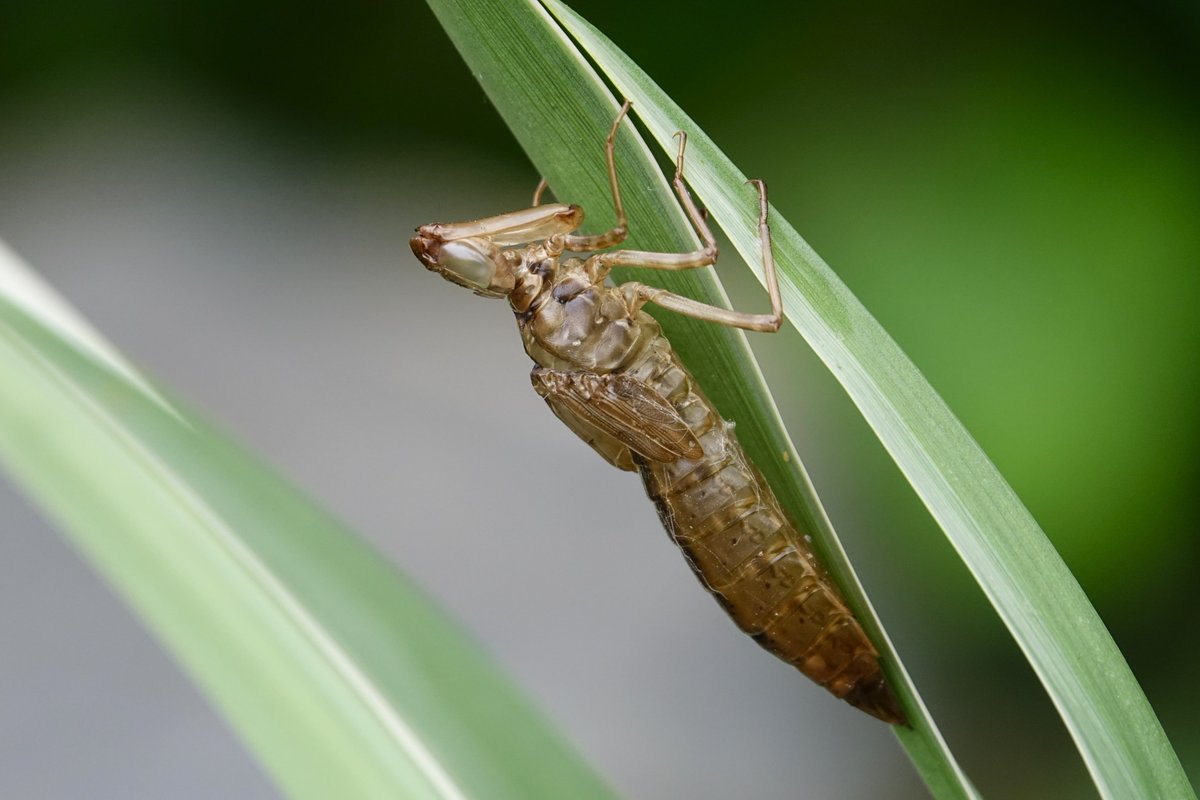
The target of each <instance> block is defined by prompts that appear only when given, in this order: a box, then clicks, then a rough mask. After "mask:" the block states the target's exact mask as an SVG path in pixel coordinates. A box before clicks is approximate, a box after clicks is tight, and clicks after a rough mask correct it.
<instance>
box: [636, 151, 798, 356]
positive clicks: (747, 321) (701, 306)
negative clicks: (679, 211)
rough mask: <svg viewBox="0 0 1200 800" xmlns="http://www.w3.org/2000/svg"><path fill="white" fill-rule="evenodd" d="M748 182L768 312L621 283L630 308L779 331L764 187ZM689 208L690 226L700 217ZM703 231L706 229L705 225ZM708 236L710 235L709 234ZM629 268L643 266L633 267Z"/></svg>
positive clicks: (779, 307) (780, 305) (780, 321)
mask: <svg viewBox="0 0 1200 800" xmlns="http://www.w3.org/2000/svg"><path fill="white" fill-rule="evenodd" d="M681 151H682V148H681ZM681 171H682V170H681ZM748 183H753V184H754V185H755V186H757V187H758V207H759V212H758V240H759V246H760V247H761V249H762V260H763V274H764V276H765V277H766V281H767V294H768V295H769V296H770V298H771V313H770V314H748V313H746V312H743V311H731V310H729V309H727V308H721V307H719V306H711V305H708V304H707V303H701V302H700V301H698V300H693V299H692V298H690V297H684V296H683V295H678V294H675V293H674V292H668V291H667V290H665V289H656V288H655V287H653V286H647V285H645V284H644V283H637V282H630V283H623V284H621V290H622V291H623V292H624V293H625V297H626V299H627V300H628V301H629V303H630V305H631V307H632V308H634V309H638V308H641V306H642V305H643V304H645V303H648V302H652V303H657V304H658V305H660V306H662V307H663V308H669V309H670V310H672V311H674V312H676V313H679V314H683V315H684V316H688V317H693V318H695V319H702V320H707V321H709V322H716V323H719V324H721V325H729V326H731V327H734V328H745V329H746V330H751V331H764V332H768V333H773V332H775V331H777V330H779V326H780V325H782V324H783V300H782V298H781V296H780V294H779V276H778V275H777V274H776V271H775V256H774V255H773V254H772V252H771V229H770V227H768V225H767V187H766V185H765V184H764V183H763V182H762V181H760V180H751V181H748ZM688 199H689V201H690V199H691V198H690V197H689V198H688ZM689 205H691V207H690V209H689V211H688V216H690V217H692V221H693V224H696V221H697V219H699V218H700V215H699V213H698V212H695V205H694V204H690V203H685V205H684V207H685V208H688V207H689ZM697 227H698V228H699V227H700V226H699V225H698V224H697ZM705 229H706V230H707V226H706V228H705ZM709 235H710V236H711V234H709ZM625 252H632V251H625ZM652 255H653V254H652ZM663 255H667V254H663ZM683 255H694V254H683ZM632 266H646V265H644V264H637V265H632ZM658 268H659V269H680V267H662V266H659V267H658Z"/></svg>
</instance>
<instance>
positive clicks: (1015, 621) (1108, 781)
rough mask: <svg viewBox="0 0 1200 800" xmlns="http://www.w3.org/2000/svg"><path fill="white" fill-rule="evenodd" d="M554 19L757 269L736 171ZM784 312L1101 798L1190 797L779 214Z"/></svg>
mask: <svg viewBox="0 0 1200 800" xmlns="http://www.w3.org/2000/svg"><path fill="white" fill-rule="evenodd" d="M544 2H545V5H546V6H547V7H548V8H550V9H551V10H552V11H553V13H554V14H555V16H556V17H557V18H558V20H559V21H560V22H561V23H562V24H563V26H564V27H565V28H566V29H567V30H568V31H569V32H570V34H571V35H572V36H573V37H574V38H575V39H576V40H577V41H578V42H579V43H580V44H581V46H582V47H583V48H584V49H585V50H586V51H587V53H588V54H589V55H590V56H591V57H592V58H593V59H594V60H595V62H596V63H597V64H598V65H599V66H600V68H601V69H602V70H603V71H604V73H605V75H607V77H608V78H609V79H610V80H611V81H612V83H613V84H614V85H615V86H616V87H617V90H618V91H619V92H621V93H622V94H624V95H625V96H626V97H629V98H630V99H632V100H633V102H634V108H635V109H636V110H637V113H638V116H639V118H640V119H641V120H642V121H643V122H644V123H645V124H646V126H647V128H648V129H649V131H650V133H651V135H652V136H653V138H654V139H655V141H657V142H658V144H659V146H660V147H662V148H663V149H664V150H666V151H667V152H668V153H670V152H673V149H674V144H673V139H672V136H673V134H674V133H675V131H677V130H685V131H687V132H688V134H689V136H690V137H691V138H690V139H689V156H690V158H689V166H688V178H689V182H690V183H691V184H692V186H693V187H694V188H695V191H696V194H697V195H698V196H699V197H700V200H701V201H702V202H703V204H704V205H705V206H707V207H708V208H709V210H710V211H712V212H713V214H714V216H715V218H716V220H717V221H718V222H719V223H720V224H721V226H722V228H723V229H724V230H725V232H726V233H727V234H728V236H729V238H730V240H731V241H732V242H733V245H734V247H736V248H737V250H738V252H739V253H741V255H742V257H743V258H744V259H745V260H746V263H747V264H750V265H754V266H752V268H753V269H755V272H756V274H758V275H759V278H760V280H761V274H760V271H759V270H758V269H757V264H758V260H757V253H758V243H757V239H756V237H755V233H754V221H755V219H756V208H755V206H754V203H753V201H752V198H751V197H748V196H747V193H746V190H745V187H744V181H745V176H744V175H743V174H742V173H741V172H740V171H739V170H738V169H737V168H736V167H735V166H734V165H733V164H732V162H730V161H729V159H728V158H727V157H725V155H724V154H722V153H721V151H720V150H718V149H717V147H716V145H715V144H713V142H712V140H711V139H709V137H708V136H706V135H704V133H703V131H701V130H700V129H699V128H698V127H697V126H696V124H695V123H694V122H692V120H691V119H689V118H688V116H687V115H686V114H684V113H683V111H682V110H681V109H680V108H679V106H677V105H676V104H675V103H674V102H673V101H672V100H671V99H670V98H669V97H667V95H666V94H665V93H664V92H663V91H662V90H661V89H660V88H659V87H658V86H657V85H656V84H655V83H654V82H653V81H652V80H651V79H650V77H649V76H647V75H646V74H645V72H643V71H642V70H641V69H640V68H639V67H638V66H637V65H636V64H634V63H633V61H632V60H630V59H629V57H628V56H626V55H625V54H624V53H622V52H621V51H620V50H619V49H617V47H616V46H615V45H614V44H613V43H612V42H611V41H610V40H609V39H608V38H606V37H605V36H604V35H603V34H601V33H600V32H599V31H597V30H596V29H595V28H594V27H593V26H591V25H590V24H589V23H587V22H586V21H585V20H583V19H582V18H581V17H579V16H578V15H577V14H575V13H574V12H573V11H571V10H570V9H569V8H567V7H566V6H565V5H563V4H562V3H561V2H559V1H558V0H544ZM771 221H772V223H771V224H772V231H773V232H774V236H775V252H776V259H777V261H778V266H779V271H780V279H781V285H782V290H783V295H784V309H785V311H786V314H787V317H788V319H789V320H790V321H791V322H792V324H793V325H795V326H796V328H797V329H798V330H799V331H800V333H801V334H802V335H803V336H804V338H805V339H806V340H807V341H808V343H809V344H810V345H811V346H812V348H813V350H815V351H816V353H817V355H818V356H819V357H820V358H821V359H822V361H824V362H825V364H826V366H828V367H829V369H830V370H831V371H832V372H833V373H834V375H835V376H836V377H837V379H838V380H839V381H840V382H841V383H842V385H843V387H844V388H845V389H846V392H847V393H848V394H849V395H850V397H851V399H852V400H853V401H854V403H855V404H856V405H857V406H858V408H859V411H860V412H861V413H862V415H863V417H864V418H865V419H866V420H867V422H868V424H870V426H871V427H872V429H873V430H874V431H875V434H876V435H877V436H878V437H879V440H880V441H881V442H882V443H883V445H884V447H885V448H887V450H888V452H889V453H890V454H891V456H892V458H893V459H895V461H896V463H897V465H898V466H899V467H900V469H901V470H902V471H903V473H904V475H905V477H907V479H908V480H909V482H910V483H911V484H912V486H913V488H914V489H915V490H916V492H917V494H918V495H919V496H920V498H921V500H922V501H923V502H924V503H925V506H926V507H927V508H928V509H929V512H930V513H931V514H932V515H933V517H934V519H936V520H937V522H938V524H939V525H940V526H941V527H942V529H943V530H944V531H945V533H946V536H947V538H948V539H949V540H950V542H951V544H952V545H953V546H954V548H955V549H956V550H957V551H958V553H959V555H960V556H961V557H962V559H963V561H964V562H965V563H966V565H967V567H968V569H970V571H971V573H972V575H974V577H975V580H976V581H977V582H978V583H979V585H980V587H981V588H982V589H983V590H984V592H985V593H986V595H987V597H988V599H989V600H990V601H991V603H992V606H993V607H994V608H995V609H996V612H997V613H998V614H999V615H1000V617H1001V619H1003V621H1004V623H1005V625H1007V626H1008V629H1009V632H1010V633H1011V634H1012V636H1013V638H1014V639H1016V641H1017V643H1018V644H1019V645H1020V647H1021V649H1022V651H1023V652H1024V653H1025V656H1026V658H1028V659H1029V662H1030V664H1031V665H1032V666H1033V668H1034V670H1035V672H1036V673H1037V675H1038V677H1039V678H1040V679H1041V681H1042V684H1043V685H1044V686H1045V688H1046V691H1047V693H1048V694H1049V695H1050V698H1051V700H1052V701H1053V702H1054V704H1055V706H1056V707H1057V709H1058V711H1059V714H1060V715H1061V716H1062V718H1063V721H1064V722H1065V723H1066V725H1067V728H1068V730H1069V731H1070V733H1071V736H1072V737H1073V738H1074V739H1075V743H1076V745H1077V747H1078V748H1079V751H1080V753H1081V754H1082V755H1083V758H1084V761H1085V762H1086V764H1087V767H1088V769H1089V771H1090V772H1091V774H1092V778H1093V780H1094V781H1095V783H1096V786H1097V788H1098V789H1099V790H1100V792H1101V794H1102V795H1104V796H1105V797H1114V798H1126V797H1173V798H1183V797H1194V796H1195V795H1194V794H1193V792H1192V790H1191V787H1190V786H1189V785H1188V782H1187V779H1186V777H1185V775H1184V773H1183V769H1182V767H1181V765H1180V763H1179V759H1178V757H1177V756H1176V754H1175V752H1174V750H1173V749H1172V748H1171V745H1170V743H1169V742H1168V741H1167V738H1166V735H1165V734H1164V733H1163V730H1162V727H1161V726H1160V724H1159V722H1158V719H1157V717H1156V716H1155V714H1154V711H1153V709H1151V707H1150V704H1149V703H1148V702H1147V700H1146V697H1145V694H1144V693H1143V692H1142V689H1141V687H1140V686H1139V685H1138V683H1137V681H1136V679H1135V678H1134V676H1133V673H1132V672H1131V671H1130V670H1129V666H1128V665H1127V664H1126V662H1125V659H1124V657H1123V656H1122V655H1121V653H1120V651H1119V650H1118V649H1117V647H1116V644H1115V643H1114V642H1113V640H1112V637H1111V636H1110V635H1109V633H1108V631H1107V629H1106V628H1105V627H1104V624H1103V623H1102V622H1101V621H1100V618H1099V616H1098V615H1097V614H1096V612H1095V609H1093V608H1092V606H1091V604H1090V603H1089V602H1088V599H1087V597H1086V596H1085V595H1084V593H1083V590H1082V589H1081V588H1080V586H1079V584H1078V582H1077V581H1076V580H1075V578H1074V576H1072V575H1071V573H1070V571H1069V570H1068V569H1067V567H1066V565H1065V564H1064V563H1063V561H1062V559H1061V558H1060V557H1059V555H1058V553H1057V552H1056V551H1055V549H1054V547H1053V545H1051V544H1050V542H1049V541H1048V540H1047V539H1046V537H1045V534H1043V533H1042V531H1041V529H1040V528H1039V527H1038V525H1037V522H1035V521H1034V519H1033V517H1032V515H1031V514H1030V513H1029V511H1028V510H1026V508H1025V507H1024V505H1022V503H1021V501H1020V499H1018V498H1017V496H1016V494H1015V493H1014V492H1013V491H1012V489H1011V488H1010V487H1009V485H1008V483H1007V482H1005V480H1004V478H1003V477H1002V476H1001V475H1000V473H999V472H998V471H997V470H996V468H995V466H994V465H993V464H992V463H991V461H989V460H988V458H987V456H986V455H985V454H984V453H983V451H982V450H981V449H980V448H979V445H977V444H976V443H975V441H974V440H973V439H972V438H971V435H970V434H969V433H968V432H967V431H966V429H965V428H964V427H963V426H962V424H961V423H960V422H959V421H958V420H957V419H956V418H955V416H954V414H953V413H952V412H951V411H950V409H949V408H948V407H947V406H946V404H945V403H944V402H943V401H942V399H941V398H940V397H939V396H938V394H937V392H935V391H934V390H933V388H932V387H931V386H930V385H929V384H928V382H926V380H925V379H924V377H923V376H922V375H921V373H920V372H919V371H918V370H917V368H916V367H915V366H914V365H913V363H912V362H911V361H910V360H909V359H908V357H907V356H906V355H905V354H904V353H903V352H902V351H901V350H900V348H899V346H898V345H897V344H896V343H895V342H894V341H893V340H892V339H891V337H889V336H888V335H887V333H886V332H885V331H884V330H883V328H882V327H880V325H879V323H878V322H876V320H875V318H874V317H872V316H871V315H870V313H869V312H868V311H867V310H866V309H865V308H864V307H863V305H862V304H861V303H860V302H859V301H858V300H857V298H855V297H854V295H853V294H852V293H851V292H850V290H849V289H848V288H847V287H846V285H845V284H844V283H842V282H841V280H840V279H839V278H838V277H837V275H835V274H834V273H833V271H832V270H831V269H830V268H829V266H828V265H827V264H826V263H825V262H824V261H822V260H821V257H820V256H818V255H817V254H816V253H815V252H814V251H813V249H812V248H811V247H809V246H808V244H807V243H806V242H805V241H804V240H803V239H802V238H801V237H800V235H799V234H798V233H796V231H795V229H794V228H793V227H792V226H791V225H789V224H788V223H787V221H786V220H785V219H783V217H782V216H780V215H779V214H778V213H777V212H775V211H772V216H771Z"/></svg>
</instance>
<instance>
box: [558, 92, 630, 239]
mask: <svg viewBox="0 0 1200 800" xmlns="http://www.w3.org/2000/svg"><path fill="white" fill-rule="evenodd" d="M632 105H633V102H632V101H630V100H626V101H625V102H624V103H623V104H622V105H621V111H620V112H619V113H618V114H617V118H616V120H614V121H613V124H612V128H611V129H610V130H609V132H608V138H607V139H605V141H604V156H605V158H606V159H607V161H608V186H609V188H610V189H611V190H612V197H613V207H614V208H615V209H616V212H617V224H616V227H614V228H613V229H612V230H609V231H605V232H604V233H600V234H597V235H595V236H567V237H566V240H565V246H566V249H568V250H571V251H574V252H576V253H584V252H590V251H592V250H603V249H604V248H606V247H612V246H613V245H614V244H620V243H621V242H623V241H625V234H626V233H627V232H628V229H629V220H628V219H626V218H625V206H624V205H623V204H622V203H621V188H620V187H619V186H618V185H617V161H616V156H615V155H614V152H615V150H616V141H617V131H618V130H619V129H620V127H621V120H623V119H625V115H626V114H628V113H629V108H630V106H632ZM535 197H536V195H535ZM534 205H537V203H534Z"/></svg>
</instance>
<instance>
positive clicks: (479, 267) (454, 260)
mask: <svg viewBox="0 0 1200 800" xmlns="http://www.w3.org/2000/svg"><path fill="white" fill-rule="evenodd" d="M494 250H495V248H494V247H492V246H491V245H490V244H489V243H487V242H482V241H479V240H478V239H474V240H473V239H460V240H458V241H453V242H446V243H444V244H443V245H442V247H441V252H440V253H439V254H438V266H439V267H440V268H441V270H442V272H443V273H444V274H445V275H446V277H448V278H451V279H454V278H458V279H459V282H461V283H463V284H465V285H467V286H468V287H470V288H472V289H487V288H488V287H489V286H491V284H492V276H493V275H495V274H496V262H495V259H494V256H495V252H494Z"/></svg>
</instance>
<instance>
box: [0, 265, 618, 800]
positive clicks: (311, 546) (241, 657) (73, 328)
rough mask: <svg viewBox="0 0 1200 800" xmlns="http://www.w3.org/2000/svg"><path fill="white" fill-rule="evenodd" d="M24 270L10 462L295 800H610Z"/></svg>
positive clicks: (1, 333)
mask: <svg viewBox="0 0 1200 800" xmlns="http://www.w3.org/2000/svg"><path fill="white" fill-rule="evenodd" d="M21 271H22V267H21V265H20V264H19V263H17V262H16V261H15V260H14V259H13V258H11V257H10V256H9V254H8V252H7V251H6V250H4V249H2V248H0V374H3V376H4V379H3V380H2V381H0V463H3V465H4V466H5V467H6V468H7V470H8V471H9V473H10V474H11V475H12V476H13V478H14V479H15V481H16V482H17V484H18V485H20V486H22V487H23V488H24V489H25V491H26V492H27V493H28V494H29V495H30V496H31V497H32V498H33V499H34V500H35V501H36V502H37V503H38V504H39V505H40V506H41V507H42V508H43V509H44V510H45V512H46V513H47V514H48V515H49V516H50V517H51V518H52V519H53V520H55V521H56V522H57V523H58V525H59V526H60V527H61V528H62V529H63V531H64V532H65V533H66V534H67V535H68V537H69V538H70V539H71V541H72V542H73V543H74V544H75V545H76V546H77V547H78V548H79V550H80V551H81V552H82V553H83V554H84V555H85V556H86V557H87V558H88V559H89V560H90V561H91V562H92V563H93V564H94V565H95V566H96V568H97V569H98V570H99V572H100V573H101V574H102V575H104V577H105V578H107V579H108V581H109V582H110V583H111V584H112V585H113V587H114V588H115V589H117V591H118V592H119V593H120V594H121V595H122V596H123V597H124V598H125V600H126V601H127V602H128V603H129V604H130V605H131V606H132V607H133V609H134V610H135V611H136V612H137V613H138V614H139V615H140V616H141V617H142V618H143V620H145V622H146V623H147V625H148V626H149V627H150V628H151V630H152V631H153V632H154V633H155V634H156V635H157V636H158V637H159V638H160V639H161V640H162V641H163V642H164V643H165V644H166V645H167V647H168V648H169V650H170V651H171V652H172V653H173V654H174V656H175V657H176V658H177V659H178V660H179V662H180V664H181V665H182V667H183V668H184V669H185V670H186V671H187V672H188V673H189V674H190V675H191V676H192V677H193V678H194V679H195V680H196V681H197V683H198V684H199V685H200V686H201V687H202V688H203V689H204V690H205V691H206V692H207V694H208V695H209V696H210V697H211V698H212V699H213V701H214V702H215V704H216V705H217V706H218V707H219V708H220V710H221V711H222V713H223V714H224V716H225V717H226V719H227V720H228V721H229V722H230V723H231V724H232V726H233V727H234V729H235V730H236V731H237V732H238V733H239V734H240V735H241V737H242V738H243V740H244V741H245V742H246V743H247V744H248V745H249V747H250V748H251V749H252V750H253V751H254V752H255V753H256V754H257V755H258V757H259V758H260V760H261V762H262V763H263V765H264V766H265V768H266V769H267V771H268V772H269V773H270V774H271V775H272V777H273V778H274V779H275V781H276V782H277V783H278V785H279V786H280V788H282V789H283V790H284V791H285V792H286V793H287V794H288V795H289V796H293V797H313V798H327V797H413V798H443V799H449V798H465V797H509V798H527V797H607V796H610V793H609V791H608V789H607V788H606V787H605V786H604V785H603V783H602V782H601V781H600V780H599V779H598V778H597V777H596V776H595V775H594V774H593V773H592V771H591V770H590V769H589V768H588V767H587V766H586V765H584V764H583V763H582V762H581V761H580V759H579V758H578V756H577V755H576V754H575V753H574V752H573V751H572V750H571V749H570V748H569V747H568V746H567V745H566V744H565V743H564V742H563V741H561V740H560V739H559V737H558V736H557V735H556V734H554V733H553V732H552V731H551V730H550V729H549V728H548V726H547V725H546V723H545V722H544V721H543V720H542V719H541V718H540V717H539V716H538V714H537V713H536V712H535V711H533V710H532V709H531V708H530V706H529V705H528V704H527V703H526V702H525V701H524V700H522V698H521V697H520V696H519V694H518V692H517V691H516V690H515V688H514V687H513V686H512V685H510V684H509V682H508V681H507V680H506V679H504V678H503V677H502V676H501V675H500V674H499V673H498V672H496V671H495V670H494V669H493V668H492V667H491V666H489V664H488V661H487V659H486V657H485V656H484V655H483V654H482V653H481V652H480V651H479V649H478V648H477V647H476V646H475V645H474V644H473V643H472V642H470V641H469V640H468V639H467V638H466V637H464V635H463V634H462V633H461V632H459V631H458V629H457V627H456V626H455V625H454V624H453V623H452V622H451V621H450V620H448V619H447V618H446V617H445V616H444V615H442V614H441V613H440V612H439V611H438V610H437V609H435V608H434V607H433V606H432V605H431V604H430V603H429V601H427V600H426V599H424V598H423V597H422V596H421V594H420V593H419V592H418V591H417V590H416V589H415V588H414V587H412V586H411V585H410V584H409V583H408V582H407V581H405V580H404V579H403V578H402V577H401V576H400V575H399V574H397V573H396V571H395V570H394V569H392V568H391V567H390V566H389V565H388V564H387V563H386V562H385V561H384V560H383V559H381V558H380V557H379V556H378V555H376V554H375V553H374V552H373V551H372V550H371V549H370V548H368V547H366V546H365V545H364V544H363V543H362V542H361V541H360V540H358V539H357V538H355V537H354V536H353V535H352V534H350V533H349V532H347V531H346V530H345V529H343V528H342V527H341V526H340V525H339V524H338V523H337V522H335V521H334V520H332V519H330V518H329V517H328V516H327V515H325V514H324V513H323V512H321V511H320V510H319V509H318V508H316V507H315V506H314V505H313V504H312V503H311V502H310V501H308V500H307V499H305V498H304V497H303V496H301V495H300V494H299V493H297V492H296V491H295V490H294V489H292V488H291V487H289V486H288V485H287V484H286V483H284V482H283V481H281V480H280V479H279V478H278V477H276V476H275V475H274V474H273V473H271V471H270V470H268V469H266V468H265V467H263V466H261V465H259V464H258V463H256V462H255V461H254V460H253V459H251V458H250V457H248V456H247V455H245V454H244V453H243V452H241V451H240V450H238V448H236V447H235V446H233V445H232V444H230V443H229V442H227V441H226V440H224V439H223V438H222V437H221V436H219V435H218V434H216V433H214V432H212V431H211V430H210V429H208V428H207V426H205V425H204V424H203V423H202V422H200V421H199V420H198V419H196V418H195V417H193V416H191V415H189V414H187V412H186V411H183V410H180V409H179V407H178V406H174V405H167V403H166V402H165V401H163V400H162V399H161V398H160V397H159V395H158V394H157V393H155V392H153V391H150V390H148V389H147V388H145V385H144V380H143V379H141V378H136V376H135V375H134V374H133V373H131V371H130V368H128V366H127V365H126V364H125V362H124V360H123V359H120V358H119V356H118V354H116V353H115V351H113V350H111V348H110V347H109V346H107V345H106V344H104V343H103V341H102V340H100V339H99V337H98V335H97V334H95V332H94V331H92V330H91V329H90V328H88V327H87V326H85V325H65V326H64V325H59V324H54V323H53V322H51V321H49V320H48V318H47V315H46V314H45V313H43V312H44V310H45V309H46V308H48V307H50V306H53V305H56V304H57V306H58V308H59V310H61V309H68V310H69V307H68V306H66V304H65V303H62V302H61V301H60V300H58V299H57V298H56V297H54V296H53V295H52V293H50V292H49V290H48V289H46V287H44V285H40V284H38V285H39V287H40V291H39V292H34V293H32V294H31V293H30V292H12V291H10V288H11V287H12V285H13V282H12V281H10V280H8V279H7V278H6V276H11V275H14V274H19V273H20V272H21ZM26 277H27V278H30V279H31V281H32V283H31V282H30V281H26V282H25V285H26V286H28V285H33V284H34V283H38V282H37V281H36V279H35V278H33V276H30V275H28V274H27V275H26ZM35 295H36V296H37V298H38V299H37V300H36V301H35V302H34V303H30V302H29V301H30V298H31V297H34V296H35ZM47 297H49V298H50V300H51V301H52V302H51V303H50V305H49V306H48V305H47V304H46V303H45V302H44V301H45V300H46V299H47ZM71 313H72V314H73V312H71ZM135 378H136V379H135ZM403 533H404V532H403V531H397V534H398V535H403Z"/></svg>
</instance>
